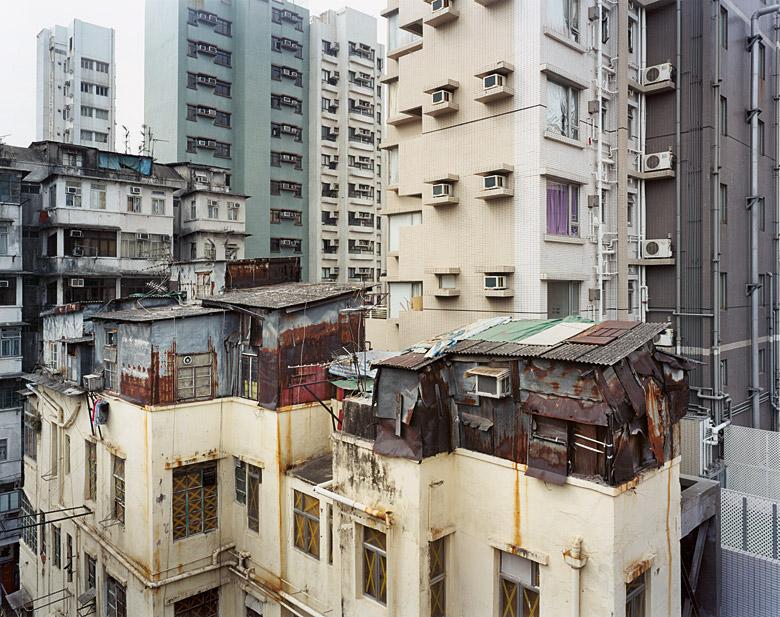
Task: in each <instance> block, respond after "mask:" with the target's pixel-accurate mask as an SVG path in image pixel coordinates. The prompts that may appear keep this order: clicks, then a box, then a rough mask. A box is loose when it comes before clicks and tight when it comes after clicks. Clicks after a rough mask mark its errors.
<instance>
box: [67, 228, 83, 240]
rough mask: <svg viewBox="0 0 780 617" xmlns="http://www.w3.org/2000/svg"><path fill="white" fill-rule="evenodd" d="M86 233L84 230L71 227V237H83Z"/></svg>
mask: <svg viewBox="0 0 780 617" xmlns="http://www.w3.org/2000/svg"><path fill="white" fill-rule="evenodd" d="M83 235H84V232H83V231H81V230H80V229H71V230H70V237H71V238H81V237H82V236H83Z"/></svg>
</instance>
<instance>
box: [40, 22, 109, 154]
mask: <svg viewBox="0 0 780 617" xmlns="http://www.w3.org/2000/svg"><path fill="white" fill-rule="evenodd" d="M115 98H116V62H115V58H114V30H113V29H112V28H103V27H101V26H96V25H94V24H90V23H87V22H84V21H81V20H79V19H74V20H73V23H72V24H70V25H69V26H53V27H52V28H44V29H43V30H41V31H40V32H39V33H38V68H37V83H36V116H35V119H36V139H38V140H39V141H40V140H51V141H64V142H66V143H71V144H80V145H85V146H92V147H94V148H100V149H101V150H113V149H114V144H115V135H114V133H115V123H116V118H115V114H116V107H115Z"/></svg>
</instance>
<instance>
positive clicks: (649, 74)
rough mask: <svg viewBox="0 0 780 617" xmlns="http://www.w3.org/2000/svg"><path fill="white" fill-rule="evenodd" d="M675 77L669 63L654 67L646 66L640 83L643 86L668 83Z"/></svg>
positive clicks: (672, 67)
mask: <svg viewBox="0 0 780 617" xmlns="http://www.w3.org/2000/svg"><path fill="white" fill-rule="evenodd" d="M674 77H675V73H674V66H672V63H671V62H664V63H663V64H656V65H655V66H648V67H647V68H646V69H645V70H644V71H642V83H643V84H644V85H645V86H650V85H652V84H657V83H659V82H662V81H670V80H673V79H674Z"/></svg>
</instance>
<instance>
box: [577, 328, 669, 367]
mask: <svg viewBox="0 0 780 617" xmlns="http://www.w3.org/2000/svg"><path fill="white" fill-rule="evenodd" d="M664 329H666V324H663V323H637V324H636V326H635V327H633V328H631V329H630V330H628V331H626V332H625V333H624V334H623V335H622V336H620V337H619V338H618V339H616V340H614V341H613V342H611V343H610V344H608V345H603V346H601V347H599V348H598V349H594V350H593V351H591V352H588V353H586V354H584V355H582V356H580V357H579V358H577V362H584V363H587V364H602V365H610V364H614V363H615V362H617V361H618V360H621V359H622V358H625V357H626V356H627V355H628V354H630V353H631V352H632V351H634V350H635V349H639V348H640V347H641V346H642V345H644V344H646V343H647V342H649V341H652V340H653V339H654V338H655V337H656V335H657V334H658V333H659V332H661V331H663V330H664Z"/></svg>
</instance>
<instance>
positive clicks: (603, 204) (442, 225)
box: [367, 0, 674, 349]
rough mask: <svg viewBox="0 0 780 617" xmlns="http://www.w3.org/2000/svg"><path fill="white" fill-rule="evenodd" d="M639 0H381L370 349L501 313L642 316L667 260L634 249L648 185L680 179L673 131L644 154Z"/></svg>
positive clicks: (667, 83) (666, 83)
mask: <svg viewBox="0 0 780 617" xmlns="http://www.w3.org/2000/svg"><path fill="white" fill-rule="evenodd" d="M644 4H647V3H638V2H629V1H628V0H621V1H620V2H602V1H591V0H588V1H585V0H534V1H531V2H518V1H513V0H475V1H471V0H469V1H466V0H436V1H434V2H430V1H428V2H425V1H423V0H391V1H390V2H389V3H388V6H387V8H386V9H385V10H384V11H383V16H384V17H386V18H387V22H388V51H387V59H388V60H387V67H386V70H385V73H384V75H383V76H382V78H381V81H382V82H383V83H385V84H386V85H387V97H386V112H387V125H388V126H387V128H386V135H385V136H384V137H383V143H382V148H383V149H384V150H385V152H386V167H387V169H386V175H387V183H386V186H385V193H386V196H385V205H384V209H383V214H385V215H387V221H386V227H387V234H388V239H387V247H386V254H387V276H386V278H385V279H384V281H385V282H386V286H387V289H386V290H387V292H388V300H387V314H388V319H384V320H371V323H370V325H369V329H368V332H367V335H368V338H369V339H370V340H371V341H372V343H373V344H374V346H375V347H377V348H387V349H403V348H404V347H405V346H407V345H409V344H412V343H414V342H415V341H418V340H420V339H422V338H426V337H428V336H431V335H433V334H435V333H436V332H439V331H441V330H442V329H446V328H455V327H458V326H460V325H463V324H465V323H467V322H469V321H471V320H473V319H475V317H476V316H482V317H489V316H490V315H494V314H508V313H512V314H515V315H517V316H518V317H522V318H528V319H544V318H555V317H565V316H568V315H578V316H580V317H586V318H591V319H596V320H598V319H639V320H642V319H644V317H645V315H644V309H643V307H644V305H643V303H642V301H641V297H642V293H641V291H642V289H643V285H644V270H645V267H646V266H647V265H648V264H652V265H666V266H669V265H670V264H671V265H673V263H674V262H673V259H670V257H671V255H664V251H665V250H667V248H669V249H670V247H668V246H667V245H668V244H669V242H668V241H666V240H665V241H663V242H662V243H661V246H660V252H659V253H658V254H657V255H653V256H652V257H666V258H669V259H655V260H653V259H644V258H643V255H642V251H641V247H642V240H643V239H644V227H643V213H644V207H643V200H644V189H643V186H644V182H645V181H646V180H651V179H652V180H655V179H656V178H659V179H661V180H663V179H664V178H670V177H671V178H673V177H674V168H673V161H674V157H673V155H671V154H670V153H668V152H667V146H669V145H671V144H667V143H665V142H664V143H660V141H659V143H657V144H653V148H656V147H657V149H658V151H659V152H660V154H659V157H658V158H659V165H658V168H657V169H653V170H650V169H649V168H648V170H647V171H648V172H649V173H644V171H646V170H644V168H643V157H642V154H643V153H644V152H645V144H644V128H643V127H644V115H643V114H644V97H645V93H646V90H647V88H646V87H645V85H643V79H644V76H645V75H646V74H647V73H646V72H643V69H644V68H645V67H646V66H647V65H648V63H647V61H646V58H645V54H644V39H643V37H642V36H641V33H642V24H643V23H644V22H643V19H644V12H645V8H644V6H643V5H644ZM618 58H621V59H625V60H624V61H623V62H622V63H621V62H620V61H619V60H618ZM662 69H663V67H662ZM666 70H667V73H670V75H669V76H668V77H667V78H666V80H663V79H660V78H659V80H658V81H659V83H661V82H663V83H662V86H663V87H664V88H665V89H666V90H667V91H668V90H671V91H674V83H673V79H672V77H673V73H674V71H673V69H671V68H667V69H666ZM671 96H672V97H673V95H671ZM599 149H601V150H599ZM652 152H655V150H651V149H648V150H647V154H650V153H652ZM667 181H669V182H671V180H667Z"/></svg>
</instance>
